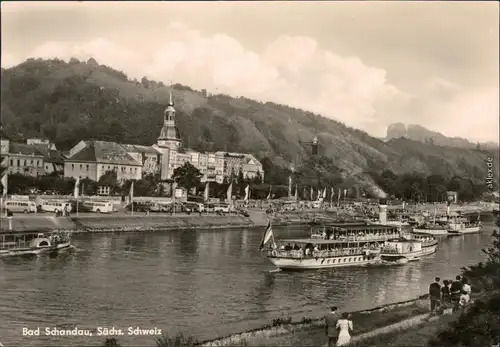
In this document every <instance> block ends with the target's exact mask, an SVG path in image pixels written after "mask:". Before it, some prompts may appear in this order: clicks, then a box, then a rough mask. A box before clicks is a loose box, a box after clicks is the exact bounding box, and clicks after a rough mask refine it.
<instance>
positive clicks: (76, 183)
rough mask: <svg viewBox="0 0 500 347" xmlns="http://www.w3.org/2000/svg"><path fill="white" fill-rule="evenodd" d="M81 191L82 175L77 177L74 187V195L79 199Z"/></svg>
mask: <svg viewBox="0 0 500 347" xmlns="http://www.w3.org/2000/svg"><path fill="white" fill-rule="evenodd" d="M79 192H80V177H78V178H77V179H76V182H75V188H74V189H73V196H74V197H75V199H78V193H79Z"/></svg>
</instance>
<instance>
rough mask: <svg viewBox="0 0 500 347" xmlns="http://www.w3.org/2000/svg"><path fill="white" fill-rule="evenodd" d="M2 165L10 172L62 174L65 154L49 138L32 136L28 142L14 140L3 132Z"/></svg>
mask: <svg viewBox="0 0 500 347" xmlns="http://www.w3.org/2000/svg"><path fill="white" fill-rule="evenodd" d="M1 153H2V158H3V160H2V166H3V167H7V168H8V170H7V172H8V173H9V174H16V173H19V174H22V175H29V176H34V177H37V176H43V175H47V174H51V173H54V172H55V173H58V174H62V173H63V171H64V156H63V155H62V154H61V153H60V152H59V151H57V149H56V147H55V145H54V144H53V143H50V141H49V140H46V139H40V138H32V139H28V140H26V143H18V142H12V141H10V139H9V138H8V137H7V136H6V135H5V133H4V132H3V131H2V133H1Z"/></svg>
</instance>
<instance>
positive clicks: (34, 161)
mask: <svg viewBox="0 0 500 347" xmlns="http://www.w3.org/2000/svg"><path fill="white" fill-rule="evenodd" d="M42 163H43V160H37V159H29V160H28V159H17V160H14V159H11V160H10V166H43V164H42ZM14 164H16V165H14Z"/></svg>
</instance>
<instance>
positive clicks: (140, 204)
mask: <svg viewBox="0 0 500 347" xmlns="http://www.w3.org/2000/svg"><path fill="white" fill-rule="evenodd" d="M132 205H133V206H134V212H148V211H151V203H150V202H145V201H134V202H133V203H130V204H128V205H127V206H125V210H127V211H132Z"/></svg>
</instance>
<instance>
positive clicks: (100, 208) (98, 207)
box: [82, 201, 114, 213]
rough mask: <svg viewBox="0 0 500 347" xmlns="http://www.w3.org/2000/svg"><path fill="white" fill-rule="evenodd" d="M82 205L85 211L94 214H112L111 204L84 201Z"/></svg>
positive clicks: (107, 202)
mask: <svg viewBox="0 0 500 347" xmlns="http://www.w3.org/2000/svg"><path fill="white" fill-rule="evenodd" d="M82 205H83V207H84V208H85V209H88V210H89V211H92V212H95V213H113V212H114V209H113V203H111V202H109V201H84V202H82Z"/></svg>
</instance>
